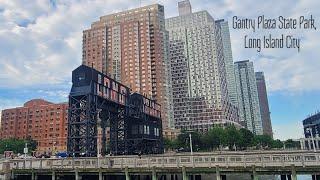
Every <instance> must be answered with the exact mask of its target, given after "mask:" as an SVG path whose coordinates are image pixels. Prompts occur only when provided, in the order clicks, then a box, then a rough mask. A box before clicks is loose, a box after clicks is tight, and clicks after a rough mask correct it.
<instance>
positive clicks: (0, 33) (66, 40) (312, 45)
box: [0, 0, 320, 92]
mask: <svg viewBox="0 0 320 180" xmlns="http://www.w3.org/2000/svg"><path fill="white" fill-rule="evenodd" d="M177 1H178V0H176V1H153V2H145V1H142V5H146V4H147V3H162V4H164V6H165V10H166V15H167V17H170V16H175V15H177V14H178V11H177ZM191 3H192V6H193V9H194V11H197V10H208V11H209V12H210V13H211V14H212V15H213V17H214V18H215V19H220V18H225V19H227V20H229V25H230V27H232V25H231V23H232V21H231V20H232V16H233V15H238V16H242V17H248V18H253V17H257V16H258V15H266V16H268V17H277V16H278V15H280V14H279V12H281V15H283V16H287V17H297V16H300V15H308V14H309V13H313V15H314V16H315V18H320V17H319V12H318V10H317V7H319V2H318V1H312V2H311V1H308V2H306V1H301V0H296V1H294V2H292V1H289V0H284V1H275V0H274V1H261V2H259V5H255V8H251V9H250V11H248V7H252V1H251V0H244V1H241V2H240V1H231V0H219V1H208V0H204V1H202V2H200V1H195V0H191ZM204 4H205V6H204ZM274 4H277V6H274ZM138 6H139V2H138V1H137V2H135V1H126V0H108V1H105V0H100V1H99V0H93V1H84V0H80V1H76V0H71V1H64V0H59V1H55V3H54V5H52V3H51V2H50V0H37V1H33V3H28V1H27V0H23V1H13V0H3V1H1V2H0V9H1V10H0V72H1V73H0V75H1V77H0V87H12V86H16V87H19V86H28V85H36V84H47V83H49V84H59V83H64V82H65V81H68V80H69V79H70V75H71V71H72V69H74V68H75V67H76V66H78V65H79V64H80V63H81V52H82V50H81V43H82V42H81V41H82V30H84V29H87V28H89V27H90V23H92V22H94V21H97V20H98V19H99V17H100V16H102V15H105V14H109V13H113V12H118V11H121V10H126V9H129V8H134V7H138ZM307 10H308V11H307ZM316 20H317V21H319V19H316ZM23 23H25V24H23ZM21 24H23V25H24V26H25V27H23V26H22V27H21ZM317 25H318V26H320V25H319V23H317ZM319 28H320V27H319ZM270 32H271V31H270ZM245 33H249V34H252V33H250V32H248V31H241V30H232V28H231V35H232V46H233V56H234V60H243V59H251V60H254V61H255V67H256V69H257V70H262V71H265V74H266V78H267V83H268V89H269V91H283V90H285V91H293V92H295V91H308V90H319V89H320V84H319V83H318V84H317V83H314V81H313V80H314V78H313V77H315V76H320V72H319V71H318V70H317V68H316V67H320V61H318V60H317V58H318V55H319V53H318V52H317V51H315V49H320V45H319V43H318V42H319V40H320V39H319V36H317V35H318V33H319V32H309V31H307V30H305V31H296V32H295V33H296V34H298V35H300V36H301V37H302V38H303V42H302V46H303V47H302V49H301V52H300V53H297V52H296V51H294V50H286V49H283V50H272V51H265V52H264V54H265V55H266V56H274V57H275V59H268V58H265V57H261V56H259V54H258V53H257V52H256V51H255V50H253V49H244V48H243V35H244V34H245ZM262 33H268V31H266V32H260V33H259V35H261V34H262ZM272 33H274V34H279V33H280V31H276V30H275V31H272ZM15 82H19V84H18V83H15Z"/></svg>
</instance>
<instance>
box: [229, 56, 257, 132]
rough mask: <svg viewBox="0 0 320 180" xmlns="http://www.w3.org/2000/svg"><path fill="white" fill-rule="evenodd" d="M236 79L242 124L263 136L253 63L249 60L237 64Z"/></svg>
mask: <svg viewBox="0 0 320 180" xmlns="http://www.w3.org/2000/svg"><path fill="white" fill-rule="evenodd" d="M235 77H236V86H237V92H238V102H239V115H240V121H241V124H242V125H243V126H245V127H246V128H247V129H249V130H250V131H251V132H253V133H254V134H257V135H261V134H263V130H262V122H261V115H260V106H259V98H258V91H257V84H256V78H255V74H254V69H253V63H252V62H250V61H249V60H246V61H238V62H235Z"/></svg>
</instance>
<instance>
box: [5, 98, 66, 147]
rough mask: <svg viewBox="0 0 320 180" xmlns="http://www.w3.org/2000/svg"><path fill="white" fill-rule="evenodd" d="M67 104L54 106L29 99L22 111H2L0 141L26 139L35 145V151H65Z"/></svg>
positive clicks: (15, 109) (46, 102)
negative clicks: (34, 141) (32, 141)
mask: <svg viewBox="0 0 320 180" xmlns="http://www.w3.org/2000/svg"><path fill="white" fill-rule="evenodd" d="M67 109H68V104H67V103H59V104H54V103H51V102H48V101H45V100H43V99H33V100H30V101H28V102H26V103H25V104H24V105H23V107H16V108H12V109H5V110H3V111H2V115H1V131H0V138H1V139H7V138H17V139H26V138H27V137H31V138H32V139H34V140H36V141H37V143H38V149H37V150H38V151H42V152H56V151H65V150H66V149H67V146H66V145H67V144H66V142H67V117H68V113H67Z"/></svg>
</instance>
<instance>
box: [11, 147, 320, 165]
mask: <svg viewBox="0 0 320 180" xmlns="http://www.w3.org/2000/svg"><path fill="white" fill-rule="evenodd" d="M9 164H10V169H74V168H78V169H82V168H85V169H90V168H110V169H112V168H115V169H117V168H125V167H127V168H152V167H156V168H157V169H159V168H180V167H199V168H210V167H217V166H219V167H251V166H255V167H262V168H264V167H284V166H301V167H308V166H312V167H317V166H319V167H320V153H315V152H305V151H301V152H269V153H268V152H261V153H243V152H236V153H221V154H220V153H196V154H194V155H192V156H191V155H190V154H165V155H161V156H159V155H156V156H142V157H138V156H111V157H104V158H99V159H98V158H66V159H27V160H23V159H19V160H17V159H13V160H9ZM6 167H7V168H8V166H6Z"/></svg>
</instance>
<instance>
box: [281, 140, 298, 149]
mask: <svg viewBox="0 0 320 180" xmlns="http://www.w3.org/2000/svg"><path fill="white" fill-rule="evenodd" d="M284 144H285V147H286V148H289V149H300V142H299V141H294V140H292V139H288V140H286V141H285V142H284Z"/></svg>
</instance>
